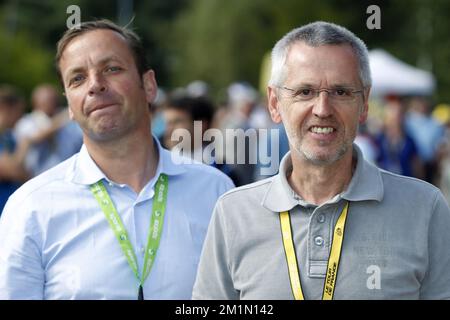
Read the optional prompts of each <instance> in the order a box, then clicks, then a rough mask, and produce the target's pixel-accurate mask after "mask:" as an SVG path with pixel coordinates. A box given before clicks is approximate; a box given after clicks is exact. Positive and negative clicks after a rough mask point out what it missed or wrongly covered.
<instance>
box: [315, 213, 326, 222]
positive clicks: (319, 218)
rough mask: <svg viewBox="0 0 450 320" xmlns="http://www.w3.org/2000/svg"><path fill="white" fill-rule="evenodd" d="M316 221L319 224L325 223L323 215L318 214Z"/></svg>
mask: <svg viewBox="0 0 450 320" xmlns="http://www.w3.org/2000/svg"><path fill="white" fill-rule="evenodd" d="M317 221H318V222H319V223H324V222H325V216H324V215H323V214H319V215H318V216H317Z"/></svg>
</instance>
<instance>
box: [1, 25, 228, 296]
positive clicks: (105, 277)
mask: <svg viewBox="0 0 450 320" xmlns="http://www.w3.org/2000/svg"><path fill="white" fill-rule="evenodd" d="M143 57H144V55H143V51H142V45H141V43H140V41H139V39H138V37H137V36H136V35H135V34H134V33H132V32H130V31H128V30H126V29H124V28H121V27H118V26H116V25H114V24H113V23H111V22H109V21H94V22H86V23H83V24H81V26H80V28H79V29H71V30H68V31H67V32H66V33H65V35H64V36H63V37H62V38H61V40H60V41H59V43H58V52H57V56H56V61H57V66H58V71H59V73H60V76H61V80H62V82H63V85H64V90H65V94H66V97H67V100H68V103H69V112H70V116H71V118H72V119H74V120H75V121H76V122H78V123H79V125H80V127H81V128H82V130H83V140H84V145H83V147H82V148H81V151H80V152H79V153H78V154H76V155H74V156H73V157H71V158H70V159H68V160H66V161H64V162H63V163H61V164H59V165H58V166H56V167H54V168H52V169H50V170H49V171H46V172H45V173H43V174H41V175H40V176H38V177H36V178H34V179H32V180H30V181H29V182H28V183H26V184H24V185H23V186H22V187H21V188H20V189H19V190H18V191H17V192H16V193H14V194H13V195H12V196H11V197H10V199H9V201H8V203H7V205H6V207H5V210H4V212H3V215H2V218H1V219H0V299H137V298H139V299H144V298H145V299H190V298H191V292H192V286H193V282H194V277H195V273H196V269H197V264H198V259H199V255H200V251H201V248H202V244H203V239H204V237H205V233H206V228H207V225H208V222H209V218H210V214H211V212H212V209H213V206H214V204H215V202H216V199H217V198H218V197H219V196H220V195H221V194H222V193H224V192H225V191H227V190H228V189H230V188H232V187H233V184H232V182H231V180H230V179H229V178H227V177H226V176H225V175H223V174H222V173H220V172H219V171H218V170H216V169H214V168H211V167H208V166H205V165H202V164H183V159H180V158H176V157H175V156H174V155H172V154H171V153H169V152H168V151H167V150H164V149H163V148H161V146H160V145H159V143H158V142H157V140H156V139H153V137H152V136H151V128H150V127H151V126H150V122H151V118H150V108H149V104H151V103H152V101H153V100H154V98H155V95H156V90H157V85H156V81H155V77H154V73H153V71H152V70H149V69H148V68H146V65H145V62H144V59H143ZM155 203H157V204H158V206H156V205H155ZM155 208H156V209H155ZM144 266H147V267H145V268H144ZM143 269H144V270H145V272H144V271H143Z"/></svg>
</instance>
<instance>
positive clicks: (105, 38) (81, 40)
mask: <svg viewBox="0 0 450 320" xmlns="http://www.w3.org/2000/svg"><path fill="white" fill-rule="evenodd" d="M112 49H114V50H112ZM118 52H127V54H130V55H131V54H132V53H131V51H130V49H129V46H128V43H127V41H126V39H125V38H124V37H123V36H122V35H121V34H119V33H118V32H116V31H113V30H109V29H96V30H90V31H87V32H86V33H84V34H82V35H79V36H77V37H75V38H74V39H72V40H71V41H70V42H69V43H68V44H67V45H66V47H65V48H64V51H63V53H62V55H61V62H63V61H64V60H67V59H68V58H70V59H71V60H72V59H75V60H80V59H82V58H84V57H85V56H93V53H95V55H96V57H98V59H99V60H105V59H106V58H107V57H115V58H116V59H117V58H118ZM77 58H78V59H77Z"/></svg>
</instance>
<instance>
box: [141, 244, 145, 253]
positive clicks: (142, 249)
mask: <svg viewBox="0 0 450 320" xmlns="http://www.w3.org/2000/svg"><path fill="white" fill-rule="evenodd" d="M140 251H141V253H142V254H145V247H144V246H141V249H140Z"/></svg>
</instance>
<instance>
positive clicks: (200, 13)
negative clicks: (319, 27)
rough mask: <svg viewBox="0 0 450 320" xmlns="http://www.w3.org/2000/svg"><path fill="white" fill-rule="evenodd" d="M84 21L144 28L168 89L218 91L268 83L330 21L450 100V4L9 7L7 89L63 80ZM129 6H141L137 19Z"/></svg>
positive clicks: (187, 0) (62, 1) (117, 1)
mask: <svg viewBox="0 0 450 320" xmlns="http://www.w3.org/2000/svg"><path fill="white" fill-rule="evenodd" d="M71 4H75V5H78V6H79V7H80V8H81V19H82V21H86V20H91V19H95V18H108V19H111V20H113V21H116V22H118V21H120V22H121V23H122V24H123V23H124V21H129V20H131V16H133V13H134V20H133V21H132V22H131V26H132V27H133V28H134V29H135V30H136V31H137V32H138V33H139V34H140V35H141V36H142V38H143V41H144V44H145V46H146V48H147V49H148V55H149V56H148V58H149V61H150V63H151V66H152V68H154V69H155V70H156V73H157V79H158V82H159V83H160V84H161V85H162V86H164V87H173V86H177V85H185V84H187V83H188V82H190V81H192V80H196V79H203V80H206V81H208V82H210V83H211V84H212V87H213V89H220V88H223V87H226V86H227V85H228V84H230V83H231V82H233V81H248V82H250V83H252V84H253V85H255V86H258V84H259V78H260V70H261V61H262V58H263V56H264V55H265V54H266V53H267V52H269V51H270V49H271V48H272V47H273V45H274V43H275V41H276V40H277V39H279V38H280V37H281V36H282V35H283V34H285V33H286V32H288V31H289V30H291V29H292V28H294V27H297V26H299V25H302V24H305V23H308V22H311V21H315V20H325V21H331V22H335V23H338V24H342V25H344V26H346V27H348V28H349V29H350V30H352V31H354V32H355V33H356V34H357V35H359V36H360V37H361V38H362V39H364V40H365V42H366V44H367V45H368V47H369V49H373V48H384V49H386V50H388V51H389V52H391V53H392V54H394V55H395V56H396V57H398V58H399V59H402V60H404V61H406V62H407V63H410V64H412V65H416V66H419V67H422V68H425V69H428V70H430V71H432V72H433V73H434V74H435V76H436V78H437V80H438V82H437V83H438V91H437V93H436V97H435V98H436V100H437V101H438V102H440V101H447V102H449V101H450V90H448V88H449V87H450V73H449V72H448V70H449V61H450V37H449V36H448V30H450V20H449V19H448V14H449V13H450V1H448V0H384V1H373V0H360V1H351V0H333V1H331V0H330V1H317V0H277V1H273V0H227V1H224V0H151V1H150V0H134V1H131V2H130V1H127V0H97V1H88V0H0V41H1V46H0V82H8V83H12V84H15V85H18V86H20V87H22V89H24V91H25V92H29V91H30V90H31V88H32V87H33V86H34V85H36V84H38V83H39V82H42V81H52V82H56V76H55V73H54V69H53V62H52V57H53V55H54V53H55V44H56V41H57V40H58V39H59V37H60V36H61V34H62V33H63V32H64V30H65V29H66V19H67V17H68V14H67V13H66V8H67V7H68V6H69V5H71ZM371 4H377V5H379V6H380V8H381V16H382V17H381V20H382V23H381V30H369V29H367V27H366V20H367V18H368V14H367V13H366V9H367V7H368V6H369V5H371ZM126 8H131V11H132V12H131V15H128V16H127V14H126V13H127V10H126Z"/></svg>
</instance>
